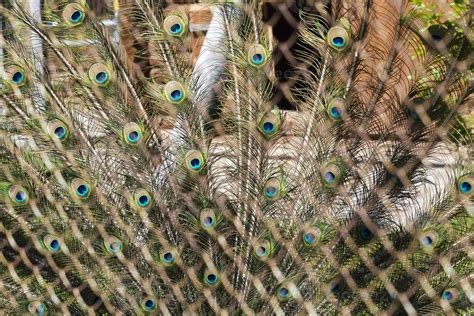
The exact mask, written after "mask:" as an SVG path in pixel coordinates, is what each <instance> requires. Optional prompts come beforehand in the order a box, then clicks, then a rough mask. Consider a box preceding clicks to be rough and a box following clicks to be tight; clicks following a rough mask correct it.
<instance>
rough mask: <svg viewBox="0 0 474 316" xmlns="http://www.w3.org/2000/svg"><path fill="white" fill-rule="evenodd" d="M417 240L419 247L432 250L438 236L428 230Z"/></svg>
mask: <svg viewBox="0 0 474 316" xmlns="http://www.w3.org/2000/svg"><path fill="white" fill-rule="evenodd" d="M418 240H419V241H420V245H421V246H422V247H423V248H424V249H426V250H432V249H433V248H435V247H436V245H437V244H438V240H439V235H438V233H437V232H435V231H432V230H428V231H424V232H422V233H421V234H420V236H419V237H418Z"/></svg>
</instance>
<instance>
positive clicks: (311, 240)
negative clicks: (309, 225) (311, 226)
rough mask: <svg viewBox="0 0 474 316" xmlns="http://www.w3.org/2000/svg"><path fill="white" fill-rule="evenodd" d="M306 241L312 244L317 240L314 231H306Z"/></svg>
mask: <svg viewBox="0 0 474 316" xmlns="http://www.w3.org/2000/svg"><path fill="white" fill-rule="evenodd" d="M304 241H305V242H306V243H307V244H312V243H314V242H315V241H316V236H315V235H314V234H313V233H306V234H304Z"/></svg>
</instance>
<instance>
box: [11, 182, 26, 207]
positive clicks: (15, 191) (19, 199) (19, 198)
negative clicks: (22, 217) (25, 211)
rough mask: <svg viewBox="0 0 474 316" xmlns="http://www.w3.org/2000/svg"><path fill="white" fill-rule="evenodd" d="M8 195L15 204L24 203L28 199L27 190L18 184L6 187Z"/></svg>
mask: <svg viewBox="0 0 474 316" xmlns="http://www.w3.org/2000/svg"><path fill="white" fill-rule="evenodd" d="M8 197H9V198H10V200H11V201H12V202H13V203H14V204H16V205H25V204H27V203H28V201H29V195H28V191H26V189H25V188H24V187H22V186H20V185H16V184H14V185H11V186H10V187H9V189H8Z"/></svg>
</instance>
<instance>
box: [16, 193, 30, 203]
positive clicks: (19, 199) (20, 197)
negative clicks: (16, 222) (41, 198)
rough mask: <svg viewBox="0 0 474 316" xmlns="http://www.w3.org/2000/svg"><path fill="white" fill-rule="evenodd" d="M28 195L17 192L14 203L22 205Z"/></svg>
mask: <svg viewBox="0 0 474 316" xmlns="http://www.w3.org/2000/svg"><path fill="white" fill-rule="evenodd" d="M27 197H28V195H27V194H26V192H25V191H18V192H17V193H16V195H15V201H16V202H18V203H23V202H25V201H26V198H27Z"/></svg>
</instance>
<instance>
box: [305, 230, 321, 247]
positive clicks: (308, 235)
mask: <svg viewBox="0 0 474 316" xmlns="http://www.w3.org/2000/svg"><path fill="white" fill-rule="evenodd" d="M320 236H321V230H320V229H319V228H318V227H310V228H307V229H305V230H304V232H303V242H304V244H305V245H306V246H315V245H316V244H317V243H318V241H319V240H320Z"/></svg>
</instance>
